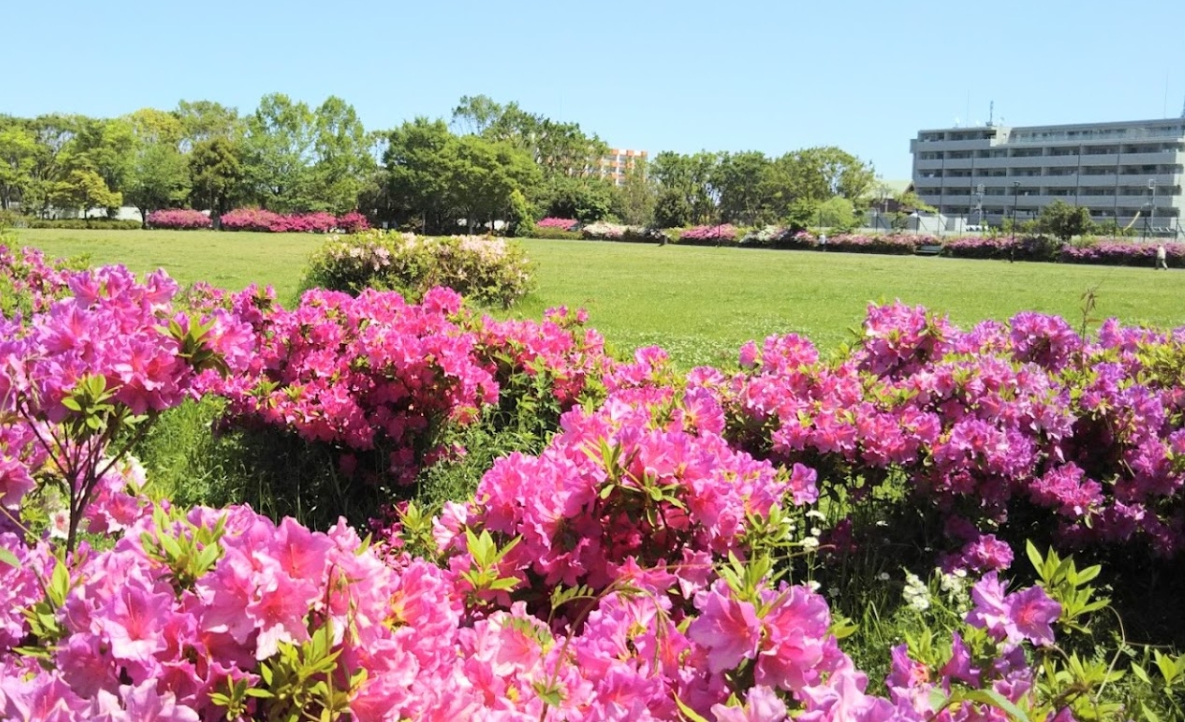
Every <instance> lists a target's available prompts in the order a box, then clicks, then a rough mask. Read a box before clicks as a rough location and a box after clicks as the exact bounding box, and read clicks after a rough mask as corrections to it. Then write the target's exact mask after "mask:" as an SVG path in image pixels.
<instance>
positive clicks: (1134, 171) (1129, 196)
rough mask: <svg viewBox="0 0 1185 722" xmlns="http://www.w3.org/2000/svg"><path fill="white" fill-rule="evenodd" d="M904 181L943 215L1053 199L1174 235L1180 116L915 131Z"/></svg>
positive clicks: (968, 215)
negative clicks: (910, 180)
mask: <svg viewBox="0 0 1185 722" xmlns="http://www.w3.org/2000/svg"><path fill="white" fill-rule="evenodd" d="M910 150H911V152H912V153H913V183H914V187H915V190H916V192H917V194H918V196H920V197H921V198H922V199H923V200H924V201H925V202H926V203H929V204H930V205H932V206H934V207H935V208H937V209H938V210H939V212H940V213H941V214H942V215H943V216H946V217H947V218H963V219H965V222H966V223H968V224H978V225H999V224H1001V223H1003V221H1004V219H1005V218H1013V217H1015V218H1016V219H1018V220H1019V221H1021V222H1024V221H1026V220H1029V219H1032V218H1035V217H1036V216H1037V214H1039V213H1040V212H1041V209H1042V208H1044V207H1045V206H1046V205H1048V204H1050V203H1052V202H1053V201H1055V200H1062V201H1065V202H1066V203H1069V204H1071V205H1079V206H1085V207H1086V208H1089V209H1090V215H1091V218H1093V219H1094V221H1095V222H1097V223H1108V222H1111V221H1115V222H1116V223H1118V224H1119V225H1120V226H1128V225H1131V226H1132V228H1133V230H1136V231H1137V232H1141V233H1144V232H1146V233H1148V234H1150V235H1156V236H1175V235H1179V234H1182V233H1183V231H1182V228H1181V215H1182V210H1183V209H1185V195H1182V192H1181V187H1182V183H1183V182H1185V119H1169V120H1137V121H1131V122H1120V123H1084V124H1077V125H1045V126H1031V127H1016V128H1008V127H1003V126H997V125H988V126H979V127H969V128H947V129H940V130H923V131H920V132H919V133H918V135H917V138H915V139H913V140H912V141H911V142H910Z"/></svg>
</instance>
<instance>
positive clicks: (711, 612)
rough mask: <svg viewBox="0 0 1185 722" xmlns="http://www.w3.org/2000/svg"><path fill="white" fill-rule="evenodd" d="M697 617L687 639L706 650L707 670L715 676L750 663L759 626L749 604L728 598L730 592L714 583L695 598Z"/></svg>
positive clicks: (718, 583)
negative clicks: (745, 660)
mask: <svg viewBox="0 0 1185 722" xmlns="http://www.w3.org/2000/svg"><path fill="white" fill-rule="evenodd" d="M696 607H698V608H699V609H700V616H699V617H697V618H696V619H695V620H694V621H693V622H692V623H691V626H690V627H688V629H687V636H688V638H689V639H691V640H692V641H693V642H695V643H696V644H698V645H700V646H701V647H703V648H704V649H706V650H707V663H708V669H709V670H710V671H711V672H712V673H713V674H719V673H721V672H725V671H727V670H730V669H733V668H735V667H736V666H737V665H738V664H740V663H741V660H744V659H753V658H754V657H755V656H756V654H757V645H758V643H759V642H760V641H761V623H760V622H759V621H758V619H757V612H756V610H754V609H753V605H752V604H750V603H749V602H743V601H740V600H737V599H733V598H732V590H730V589H729V588H728V585H727V584H726V583H725V582H724V581H723V580H717V581H716V583H715V584H713V585H712V588H711V589H710V590H709V591H706V592H701V593H700V594H698V595H697V596H696Z"/></svg>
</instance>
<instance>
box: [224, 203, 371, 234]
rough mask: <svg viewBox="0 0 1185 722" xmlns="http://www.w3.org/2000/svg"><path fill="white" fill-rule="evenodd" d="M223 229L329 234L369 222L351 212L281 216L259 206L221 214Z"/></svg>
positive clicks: (355, 227) (354, 230)
mask: <svg viewBox="0 0 1185 722" xmlns="http://www.w3.org/2000/svg"><path fill="white" fill-rule="evenodd" d="M221 223H222V228H223V229H224V230H227V231H256V232H260V233H329V232H331V231H333V230H336V229H338V228H339V227H340V228H345V229H346V232H348V233H356V232H358V231H361V230H365V229H366V228H367V227H368V225H369V224H367V222H366V218H365V217H364V216H362V215H361V214H360V213H357V212H354V213H349V214H347V215H345V216H342V218H341V219H338V218H337V217H336V216H334V215H333V214H332V213H302V214H294V215H282V214H280V213H273V212H271V211H267V210H263V209H261V208H239V209H236V210H233V211H231V212H229V213H225V214H223V215H222V217H221Z"/></svg>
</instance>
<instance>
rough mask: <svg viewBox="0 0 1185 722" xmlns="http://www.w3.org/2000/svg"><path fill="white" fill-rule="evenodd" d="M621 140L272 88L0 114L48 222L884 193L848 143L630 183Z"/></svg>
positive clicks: (638, 169) (763, 200)
mask: <svg viewBox="0 0 1185 722" xmlns="http://www.w3.org/2000/svg"><path fill="white" fill-rule="evenodd" d="M609 150H610V148H609V145H608V144H607V143H606V142H605V141H603V140H601V139H600V138H599V137H598V136H597V135H596V134H590V133H588V132H586V131H584V130H583V129H582V128H581V127H580V125H579V124H577V123H570V122H560V121H555V120H552V119H550V118H547V117H545V116H542V115H539V114H535V113H531V112H528V111H526V110H524V109H523V108H521V107H520V106H519V105H518V104H517V103H514V102H511V103H506V104H503V103H499V102H496V101H494V100H492V99H491V98H489V97H487V96H484V95H479V96H472V97H470V96H466V97H463V98H461V100H460V102H459V104H458V105H457V107H456V108H454V109H453V111H452V114H451V116H450V118H449V119H448V120H447V121H446V120H445V119H443V118H440V119H435V120H432V119H428V118H426V117H418V118H416V119H414V120H411V121H407V122H404V123H402V124H401V125H400V126H399V127H397V128H394V129H391V130H380V131H368V130H367V129H366V128H365V127H364V126H363V124H362V121H361V120H360V119H359V117H358V114H357V112H356V111H355V110H354V107H353V106H352V105H350V104H349V103H347V102H345V101H344V100H342V99H340V98H337V97H332V96H331V97H329V98H327V99H326V100H325V101H324V102H323V103H321V104H320V105H318V106H315V107H313V106H310V105H307V104H306V103H304V102H300V101H295V100H293V99H291V98H289V97H288V96H286V95H283V94H280V93H273V94H270V95H266V96H264V97H263V98H262V99H261V100H260V102H259V106H258V107H257V108H256V109H255V110H254V111H252V112H250V113H246V114H240V113H239V112H238V110H237V109H235V108H231V107H227V106H224V105H222V104H220V103H217V102H213V101H207V100H201V101H193V102H190V101H181V102H180V103H179V104H178V105H177V107H176V108H174V109H173V110H158V109H154V108H144V109H141V110H137V111H135V112H133V113H130V114H128V115H125V116H122V117H118V118H91V117H87V116H83V115H70V114H47V115H41V116H38V117H35V118H18V117H13V116H5V115H0V209H2V210H5V211H11V210H13V209H16V208H19V209H20V211H21V212H22V213H25V214H28V215H36V216H43V217H44V216H48V215H50V214H53V213H55V212H57V211H60V210H65V209H69V210H72V211H77V210H85V209H93V208H107V209H115V208H118V207H119V206H123V205H127V206H133V207H135V208H137V209H139V211H140V212H141V214H142V215H143V216H145V217H146V216H147V215H148V214H149V213H151V212H152V211H155V210H159V209H162V208H180V207H191V208H196V209H200V210H209V211H210V212H211V214H212V215H213V216H215V217H217V216H218V215H220V214H222V213H225V212H227V211H229V210H230V209H232V208H235V207H242V206H257V207H260V208H266V209H268V210H271V211H275V212H279V213H304V212H316V211H325V212H330V213H334V214H342V213H345V212H348V211H351V210H361V211H362V212H363V213H366V214H367V215H368V216H370V217H371V220H372V221H374V222H387V223H389V224H391V225H393V226H399V227H412V228H416V229H419V230H425V231H438V230H442V229H448V228H450V227H451V228H455V227H456V226H457V224H458V223H459V222H462V221H467V222H468V224H469V226H470V227H471V228H472V227H474V226H475V225H478V224H487V223H491V222H492V221H494V220H496V219H497V220H503V221H507V222H509V223H510V224H511V225H512V226H513V225H518V224H523V223H529V222H530V221H532V220H537V219H539V218H541V217H544V216H555V217H563V218H575V219H578V220H580V221H583V222H594V221H598V220H617V221H622V222H625V223H629V224H634V225H659V226H664V227H675V226H687V225H693V224H713V223H733V224H738V225H759V224H766V223H783V224H791V225H794V224H797V225H803V226H806V225H812V224H814V223H820V224H826V225H838V226H843V225H847V224H848V223H849V222H852V221H854V219H855V217H856V214H857V213H858V212H859V211H861V210H862V209H863V208H864V207H865V206H867V205H868V204H869V203H870V202H871V201H872V199H873V195H874V192H875V186H876V180H875V175H874V172H873V169H872V167H871V165H870V164H868V163H865V162H863V161H861V160H860V159H859V158H856V157H855V156H853V155H851V154H849V153H847V152H845V151H843V150H841V149H839V148H835V147H823V148H808V149H804V150H797V151H793V152H789V153H786V154H785V155H782V156H780V157H776V158H774V157H768V156H766V155H765V154H764V153H760V152H757V151H750V152H740V153H729V152H718V153H713V152H700V153H695V154H680V153H675V152H672V151H663V152H660V153H657V154H656V155H653V156H652V157H651V158H650V159H649V162H645V161H643V160H638V161H636V162H635V163H634V164H633V165H631V166H630V167H629V168H628V171H627V172H626V174H625V178H624V181H623V183H622V184H620V185H617V184H615V183H614V181H613V180H612V179H611V178H609V177H607V176H606V174H605V173H604V172H603V167H602V158H604V157H605V156H606V155H607V153H608V152H609Z"/></svg>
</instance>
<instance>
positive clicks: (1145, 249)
mask: <svg viewBox="0 0 1185 722" xmlns="http://www.w3.org/2000/svg"><path fill="white" fill-rule="evenodd" d="M1156 247H1157V244H1156V243H1139V242H1136V241H1121V240H1116V239H1104V240H1100V241H1098V242H1095V243H1088V244H1082V245H1071V244H1066V245H1063V246H1062V247H1061V250H1060V252H1059V253H1058V260H1060V261H1062V262H1064V263H1097V264H1106V265H1112V266H1149V267H1151V266H1152V265H1153V264H1154V263H1155V261H1156ZM1164 250H1165V256H1166V261H1167V263H1168V264H1169V265H1170V266H1174V267H1177V268H1180V267H1181V266H1185V243H1165V244H1164Z"/></svg>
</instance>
